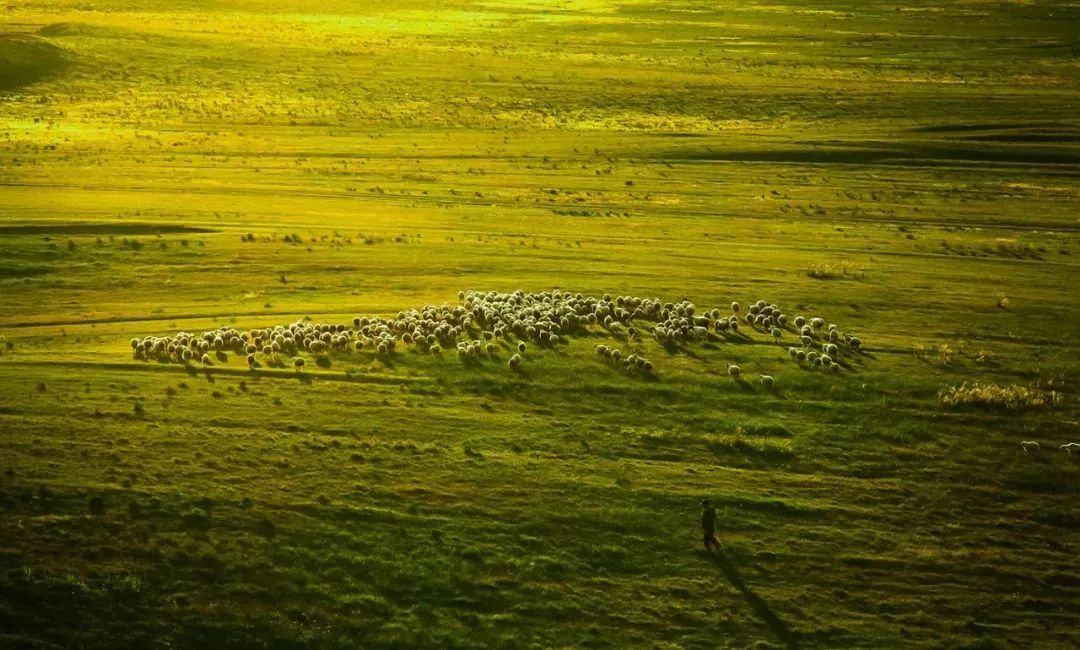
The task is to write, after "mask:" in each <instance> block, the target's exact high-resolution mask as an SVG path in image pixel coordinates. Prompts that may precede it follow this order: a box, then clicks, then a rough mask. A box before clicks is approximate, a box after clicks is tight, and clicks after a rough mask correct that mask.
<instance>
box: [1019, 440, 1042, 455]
mask: <svg viewBox="0 0 1080 650" xmlns="http://www.w3.org/2000/svg"><path fill="white" fill-rule="evenodd" d="M1020 448H1021V449H1023V450H1024V453H1025V454H1029V453H1031V450H1032V449H1034V450H1036V451H1038V450H1039V449H1040V447H1039V443H1038V442H1036V441H1034V440H1022V441H1021V442H1020Z"/></svg>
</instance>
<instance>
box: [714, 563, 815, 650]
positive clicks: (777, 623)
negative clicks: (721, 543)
mask: <svg viewBox="0 0 1080 650" xmlns="http://www.w3.org/2000/svg"><path fill="white" fill-rule="evenodd" d="M709 557H710V558H711V559H712V561H713V563H714V564H716V566H718V567H720V570H721V571H722V572H723V573H724V577H726V578H727V579H728V582H730V583H731V585H732V586H733V587H735V588H736V589H738V590H739V593H741V594H742V595H743V598H745V599H746V604H748V605H749V606H750V608H751V609H753V610H754V612H755V613H756V614H757V615H758V616H759V617H760V618H761V620H762V621H763V622H764V623H765V625H767V626H768V627H769V629H770V630H771V631H772V633H773V634H775V635H776V638H778V639H780V642H781V643H783V644H784V645H786V646H787V647H789V648H798V647H799V641H798V637H797V636H796V634H795V633H794V632H792V631H791V628H789V627H788V626H787V624H786V623H784V621H782V620H780V617H779V616H777V615H776V613H775V612H773V610H772V608H771V607H769V604H768V603H766V602H765V601H764V600H762V598H761V597H760V596H758V595H757V594H755V593H754V592H753V591H752V590H751V589H750V587H748V586H747V584H746V583H745V582H743V579H742V577H741V576H740V575H739V572H738V570H736V568H735V565H734V564H733V563H732V562H731V560H730V559H729V558H728V556H727V554H726V553H724V551H723V549H717V550H716V551H715V552H712V553H709Z"/></svg>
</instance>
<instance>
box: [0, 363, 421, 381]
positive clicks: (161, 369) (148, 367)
mask: <svg viewBox="0 0 1080 650" xmlns="http://www.w3.org/2000/svg"><path fill="white" fill-rule="evenodd" d="M5 367H16V368H18V367H24V368H25V367H31V368H48V367H57V368H97V369H100V370H123V371H127V372H158V373H183V374H186V375H204V376H206V375H229V376H234V377H248V378H260V379H261V378H265V379H293V380H299V381H305V382H307V381H312V380H316V379H317V380H319V381H341V382H346V383H355V384H386V385H401V384H430V383H432V381H431V380H430V379H426V378H420V377H399V376H394V375H370V374H367V375H365V374H355V375H348V374H346V373H345V372H319V371H313V370H305V371H304V372H302V373H298V372H296V371H295V370H293V369H291V368H260V369H258V370H254V371H253V370H249V369H247V368H222V367H215V366H210V367H209V368H201V367H197V366H181V365H179V364H175V363H172V364H166V363H157V362H137V363H104V362H97V361H0V369H2V368H5Z"/></svg>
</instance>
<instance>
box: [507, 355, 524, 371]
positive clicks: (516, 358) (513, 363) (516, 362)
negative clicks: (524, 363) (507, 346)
mask: <svg viewBox="0 0 1080 650" xmlns="http://www.w3.org/2000/svg"><path fill="white" fill-rule="evenodd" d="M506 365H508V366H510V367H511V368H517V367H518V366H520V365H521V356H520V355H517V354H515V355H513V356H511V357H510V359H509V361H507V362H506Z"/></svg>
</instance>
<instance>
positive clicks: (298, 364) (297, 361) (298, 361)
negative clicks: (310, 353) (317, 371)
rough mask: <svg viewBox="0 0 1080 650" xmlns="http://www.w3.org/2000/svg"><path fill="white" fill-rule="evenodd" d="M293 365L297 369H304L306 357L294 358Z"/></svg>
mask: <svg viewBox="0 0 1080 650" xmlns="http://www.w3.org/2000/svg"><path fill="white" fill-rule="evenodd" d="M293 367H294V368H296V369H297V370H303V369H304V357H296V358H294V359H293Z"/></svg>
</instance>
